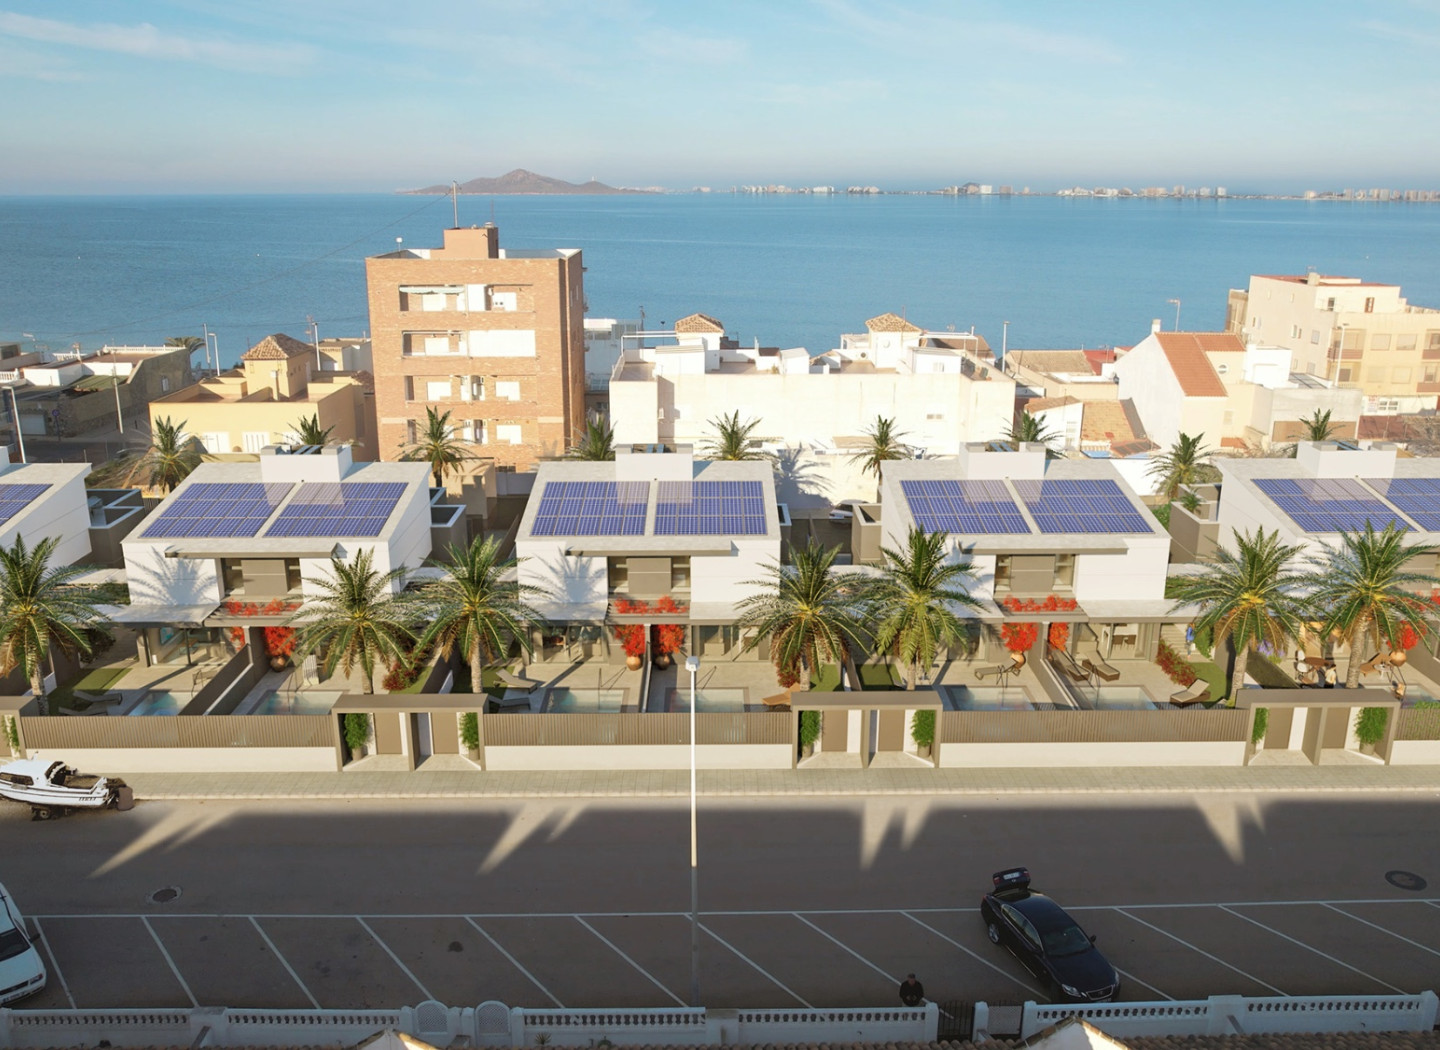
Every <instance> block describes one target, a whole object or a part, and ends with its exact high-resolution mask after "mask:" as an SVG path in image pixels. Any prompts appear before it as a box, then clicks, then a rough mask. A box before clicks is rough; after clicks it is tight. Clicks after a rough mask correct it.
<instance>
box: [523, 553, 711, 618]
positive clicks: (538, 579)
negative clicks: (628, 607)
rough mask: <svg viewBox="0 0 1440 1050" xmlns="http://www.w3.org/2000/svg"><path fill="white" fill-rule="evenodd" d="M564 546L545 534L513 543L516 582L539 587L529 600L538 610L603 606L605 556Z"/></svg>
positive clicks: (606, 587) (607, 587)
mask: <svg viewBox="0 0 1440 1050" xmlns="http://www.w3.org/2000/svg"><path fill="white" fill-rule="evenodd" d="M567 546H569V542H568V541H567V540H554V539H550V538H548V537H547V538H545V539H530V540H519V541H517V542H516V544H515V553H516V556H517V557H519V559H520V568H519V577H520V582H521V583H527V584H531V585H532V586H535V587H539V588H541V590H542V591H543V592H544V595H543V597H541V598H537V599H532V601H533V602H534V604H535V605H536V607H537V608H539V609H540V610H541V611H542V612H543V611H544V609H545V608H546V607H547V606H551V605H557V606H565V605H586V604H593V603H595V602H599V603H601V604H602V605H603V604H604V603H605V601H606V599H607V597H608V596H609V592H610V582H609V576H608V573H607V571H606V567H605V559H604V558H596V557H581V556H574V555H569V554H566V553H565V549H566V547H567ZM697 560H698V559H697ZM692 572H693V570H692Z"/></svg>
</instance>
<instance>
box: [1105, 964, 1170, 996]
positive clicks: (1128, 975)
mask: <svg viewBox="0 0 1440 1050" xmlns="http://www.w3.org/2000/svg"><path fill="white" fill-rule="evenodd" d="M1111 965H1112V966H1114V963H1111ZM1115 972H1116V973H1118V974H1119V975H1120V976H1121V977H1123V978H1125V980H1127V981H1134V982H1135V983H1136V984H1138V985H1140V986H1141V987H1142V988H1149V989H1150V990H1151V991H1152V992H1157V993H1159V995H1160V997H1161V998H1162V999H1169V1000H1170V1001H1171V1002H1172V1003H1173V1002H1174V1001H1175V997H1174V996H1173V995H1169V994H1167V993H1166V992H1165V990H1164V989H1163V988H1156V987H1155V986H1154V985H1153V984H1151V983H1150V982H1149V981H1142V980H1140V978H1138V977H1136V976H1135V975H1134V974H1133V973H1130V972H1129V971H1128V970H1122V969H1120V967H1118V966H1116V967H1115Z"/></svg>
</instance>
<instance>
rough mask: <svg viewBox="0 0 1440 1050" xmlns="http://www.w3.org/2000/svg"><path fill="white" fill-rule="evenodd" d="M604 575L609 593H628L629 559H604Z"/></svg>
mask: <svg viewBox="0 0 1440 1050" xmlns="http://www.w3.org/2000/svg"><path fill="white" fill-rule="evenodd" d="M605 575H606V585H607V586H608V587H609V588H610V593H612V594H613V593H615V592H616V591H619V592H621V593H622V594H623V593H624V592H626V591H628V590H629V589H630V559H628V558H606V559H605Z"/></svg>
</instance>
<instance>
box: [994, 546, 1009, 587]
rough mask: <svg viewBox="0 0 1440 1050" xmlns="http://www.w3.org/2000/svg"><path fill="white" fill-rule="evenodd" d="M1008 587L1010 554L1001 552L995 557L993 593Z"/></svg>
mask: <svg viewBox="0 0 1440 1050" xmlns="http://www.w3.org/2000/svg"><path fill="white" fill-rule="evenodd" d="M1009 589H1010V555H1008V554H1001V555H999V556H998V557H997V558H996V559H995V593H996V594H999V593H1001V592H1002V591H1008V590H1009Z"/></svg>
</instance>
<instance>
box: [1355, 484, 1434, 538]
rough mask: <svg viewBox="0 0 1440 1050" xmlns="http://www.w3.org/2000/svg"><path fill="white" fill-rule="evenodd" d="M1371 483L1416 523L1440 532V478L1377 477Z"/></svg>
mask: <svg viewBox="0 0 1440 1050" xmlns="http://www.w3.org/2000/svg"><path fill="white" fill-rule="evenodd" d="M1369 484H1370V487H1371V488H1373V489H1375V490H1376V491H1377V492H1379V493H1380V495H1382V496H1384V497H1385V498H1386V500H1388V501H1389V502H1390V503H1393V504H1394V505H1395V506H1397V507H1399V508H1400V509H1401V510H1402V511H1404V512H1405V514H1407V515H1408V516H1409V517H1410V519H1411V520H1412V521H1414V522H1415V524H1416V525H1419V526H1420V527H1421V528H1422V529H1425V530H1427V531H1430V532H1440V478H1377V479H1374V480H1372V481H1370V482H1369ZM1376 527H1377V528H1378V527H1379V526H1376Z"/></svg>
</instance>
